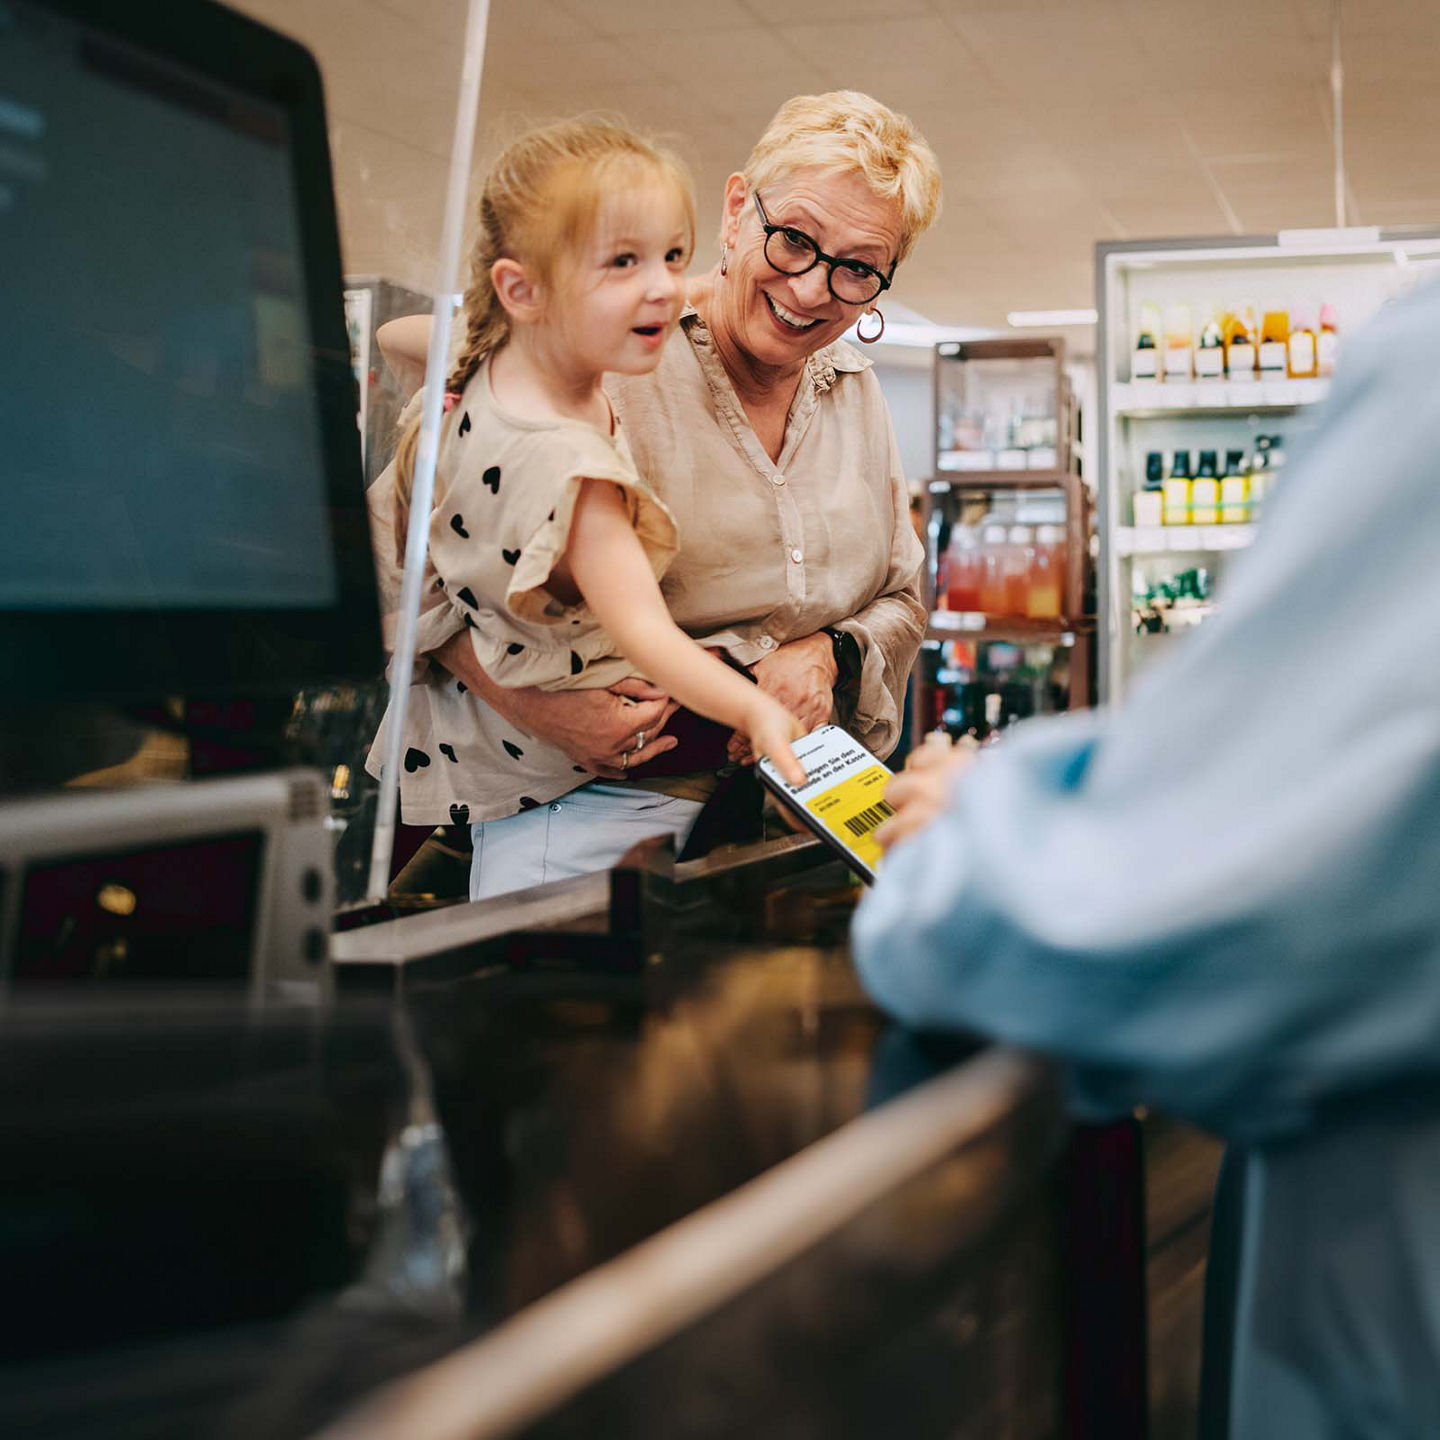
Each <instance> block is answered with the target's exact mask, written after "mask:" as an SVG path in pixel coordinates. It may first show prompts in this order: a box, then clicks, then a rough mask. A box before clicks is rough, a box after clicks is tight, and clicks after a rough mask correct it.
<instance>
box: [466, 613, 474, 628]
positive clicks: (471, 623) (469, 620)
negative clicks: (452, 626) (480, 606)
mask: <svg viewBox="0 0 1440 1440" xmlns="http://www.w3.org/2000/svg"><path fill="white" fill-rule="evenodd" d="M465 623H466V624H467V625H469V626H470V627H471V628H472V629H473V628H474V626H475V617H474V616H473V615H472V614H471V613H470V612H469V611H468V610H467V611H466V612H465Z"/></svg>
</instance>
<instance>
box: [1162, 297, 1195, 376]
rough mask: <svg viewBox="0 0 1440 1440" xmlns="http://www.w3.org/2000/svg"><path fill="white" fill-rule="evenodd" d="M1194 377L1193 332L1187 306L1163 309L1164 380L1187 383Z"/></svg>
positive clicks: (1172, 306) (1173, 306) (1176, 305)
mask: <svg viewBox="0 0 1440 1440" xmlns="http://www.w3.org/2000/svg"><path fill="white" fill-rule="evenodd" d="M1194 376H1195V330H1194V325H1193V323H1192V321H1191V319H1190V307H1189V306H1188V305H1180V304H1175V305H1167V306H1166V307H1165V377H1164V378H1165V379H1166V380H1167V381H1176V382H1187V381H1189V380H1192V379H1194Z"/></svg>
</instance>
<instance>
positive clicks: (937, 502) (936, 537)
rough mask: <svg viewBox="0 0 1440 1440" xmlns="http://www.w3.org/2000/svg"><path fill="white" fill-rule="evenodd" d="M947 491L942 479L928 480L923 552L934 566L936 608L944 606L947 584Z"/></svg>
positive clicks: (948, 530) (948, 526)
mask: <svg viewBox="0 0 1440 1440" xmlns="http://www.w3.org/2000/svg"><path fill="white" fill-rule="evenodd" d="M949 493H950V487H949V486H948V485H947V484H946V483H945V482H944V481H943V480H932V481H931V482H930V516H929V519H927V520H926V522H925V553H926V556H927V558H928V561H929V563H930V564H931V565H933V566H934V574H933V576H932V578H933V580H934V581H935V608H936V609H937V610H939V609H943V608H944V605H945V591H946V588H947V584H948V581H947V577H946V569H947V567H948V565H949V563H950V562H949V554H948V552H947V550H946V547H947V546H948V545H949V543H950V524H949V520H948V519H947V516H946V500H947V497H948V495H949Z"/></svg>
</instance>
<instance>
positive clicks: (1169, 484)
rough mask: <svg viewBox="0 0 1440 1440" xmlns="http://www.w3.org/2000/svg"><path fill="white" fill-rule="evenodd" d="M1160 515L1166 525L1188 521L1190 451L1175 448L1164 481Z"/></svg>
mask: <svg viewBox="0 0 1440 1440" xmlns="http://www.w3.org/2000/svg"><path fill="white" fill-rule="evenodd" d="M1164 493H1165V500H1164V506H1163V509H1162V516H1163V519H1164V523H1165V524H1166V525H1188V524H1189V523H1190V452H1189V451H1188V450H1177V451H1176V452H1175V458H1174V459H1173V460H1172V461H1171V462H1170V474H1169V476H1168V478H1167V479H1166V481H1165V492H1164Z"/></svg>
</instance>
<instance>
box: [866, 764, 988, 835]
mask: <svg viewBox="0 0 1440 1440" xmlns="http://www.w3.org/2000/svg"><path fill="white" fill-rule="evenodd" d="M975 754H976V752H975V749H974V747H972V746H958V745H957V746H956V747H955V748H954V749H951V748H950V747H949V746H933V745H921V746H919V747H918V748H916V749H914V750H912V751H911V752H910V758H909V760H907V761H906V762H905V768H904V769H903V770H902V771H901V772H900V773H899V774H898V775H895V776H893V777H892V778H891V780H890V783H889V784H888V785H886V787H885V798H886V800H888V801H889V802H890V804H891V805H893V806H894V807H895V814H894V816H893V817H892V818H891V819H889V820H887V821H886V822H885V823H884V824H883V825H882V826H881V827H880V828H879V829H878V830H876V831H875V842H876V844H878V845H879V846H880V848H881V849H882V850H888V849H890V847H891V846H892V845H898V844H899V843H900V842H901V841H902V840H905V839H908V838H909V836H911V835H913V834H914V833H915V832H916V831H917V830H921V829H923V828H924V827H925V826H926V825H928V824H929V823H930V822H931V821H932V820H933V819H935V817H936V816H937V815H939V814H940V813H941V812H942V811H943V810H944V809H945V808H946V807H947V806H948V805H949V803H950V787H951V786H952V785H953V784H954V783H955V780H956V777H957V776H959V775H962V774H964V772H965V771H966V770H968V769H969V768H970V766H971V765H973V764H974V763H975Z"/></svg>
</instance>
